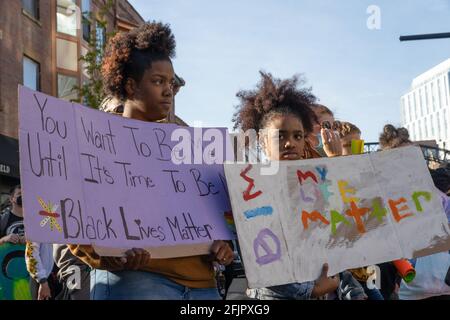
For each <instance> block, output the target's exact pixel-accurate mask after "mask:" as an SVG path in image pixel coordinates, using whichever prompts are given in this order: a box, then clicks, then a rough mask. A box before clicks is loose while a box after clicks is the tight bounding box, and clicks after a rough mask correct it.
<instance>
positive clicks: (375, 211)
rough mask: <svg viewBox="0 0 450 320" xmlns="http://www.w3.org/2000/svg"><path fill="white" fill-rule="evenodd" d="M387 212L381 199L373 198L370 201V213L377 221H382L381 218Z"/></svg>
mask: <svg viewBox="0 0 450 320" xmlns="http://www.w3.org/2000/svg"><path fill="white" fill-rule="evenodd" d="M386 214H387V209H386V208H383V206H382V203H381V199H374V200H373V202H372V213H371V216H373V217H376V218H377V219H378V222H380V223H381V222H383V218H384V217H385V216H386Z"/></svg>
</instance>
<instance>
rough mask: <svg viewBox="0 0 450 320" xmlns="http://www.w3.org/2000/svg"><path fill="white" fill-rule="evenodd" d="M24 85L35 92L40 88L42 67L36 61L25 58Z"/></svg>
mask: <svg viewBox="0 0 450 320" xmlns="http://www.w3.org/2000/svg"><path fill="white" fill-rule="evenodd" d="M23 85H24V86H25V87H28V88H30V89H33V90H35V91H39V90H40V89H41V88H40V65H39V63H37V62H36V61H34V60H32V59H30V58H28V57H25V56H24V57H23Z"/></svg>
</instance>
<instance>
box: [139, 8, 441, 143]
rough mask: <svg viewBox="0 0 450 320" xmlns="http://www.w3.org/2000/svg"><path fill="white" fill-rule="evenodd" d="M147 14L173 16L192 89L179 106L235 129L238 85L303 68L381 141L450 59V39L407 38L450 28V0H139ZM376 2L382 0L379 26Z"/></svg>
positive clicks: (180, 111)
mask: <svg viewBox="0 0 450 320" xmlns="http://www.w3.org/2000/svg"><path fill="white" fill-rule="evenodd" d="M130 2H131V3H132V4H133V5H134V6H135V8H136V9H137V11H138V12H139V13H140V14H141V15H142V16H143V17H144V19H146V20H159V21H163V22H165V23H169V24H170V25H171V27H172V30H173V32H174V34H175V38H176V41H177V57H176V59H174V66H175V72H176V73H177V74H179V75H180V76H182V77H183V78H184V79H185V80H186V82H187V85H186V87H184V88H182V89H181V91H180V93H179V94H178V96H177V101H176V113H177V115H178V116H180V117H181V118H182V119H184V120H185V121H187V122H188V123H189V124H191V125H192V124H193V123H194V121H202V122H203V125H205V126H221V127H224V126H225V127H229V128H232V122H231V118H232V115H233V113H234V110H235V105H236V104H237V103H238V100H237V98H236V92H238V91H239V90H241V89H250V88H253V87H254V86H255V84H256V82H257V81H258V79H259V74H258V71H259V70H265V71H268V72H271V73H272V74H273V75H274V76H276V77H280V78H285V77H290V76H292V75H293V74H298V73H303V74H304V75H305V76H306V78H307V80H308V85H309V86H311V87H312V88H313V92H314V94H315V95H316V96H317V97H318V98H319V99H320V102H321V103H322V104H325V105H327V106H328V107H330V108H331V109H332V110H333V111H335V114H336V117H337V118H339V119H342V120H347V121H351V122H353V123H355V124H356V125H358V126H359V127H360V128H361V129H362V132H363V138H365V139H366V141H376V140H377V139H378V134H379V132H380V131H381V129H382V127H383V125H384V124H386V123H393V124H395V125H399V124H400V97H401V96H402V95H403V94H404V93H405V92H406V91H407V90H408V89H409V87H410V85H411V81H412V79H413V78H414V77H416V76H417V75H419V74H421V73H422V72H424V71H426V70H428V69H429V68H431V67H433V66H435V65H437V64H438V63H440V62H442V61H444V60H446V59H448V58H450V39H442V40H425V41H413V42H400V41H399V40H398V38H399V36H400V35H409V34H418V33H437V32H450V0H426V1H425V0H402V1H400V0H379V1H376V0H370V1H368V0H345V1H344V0H227V1H217V0H130ZM370 5H376V6H378V7H379V8H380V13H381V20H380V23H381V25H380V27H381V28H380V29H379V30H370V29H369V28H368V27H367V20H368V19H369V18H370V17H371V15H370V14H368V13H367V8H368V7H369V6H370Z"/></svg>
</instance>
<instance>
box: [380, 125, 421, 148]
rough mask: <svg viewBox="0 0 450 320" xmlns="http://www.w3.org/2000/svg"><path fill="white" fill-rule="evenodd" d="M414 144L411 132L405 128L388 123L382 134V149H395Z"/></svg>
mask: <svg viewBox="0 0 450 320" xmlns="http://www.w3.org/2000/svg"><path fill="white" fill-rule="evenodd" d="M410 145H413V143H412V142H411V140H410V139H409V132H408V130H407V129H405V128H396V127H394V126H393V125H392V124H387V125H385V126H384V128H383V132H382V133H381V134H380V146H381V149H382V150H389V149H395V148H399V147H406V146H410Z"/></svg>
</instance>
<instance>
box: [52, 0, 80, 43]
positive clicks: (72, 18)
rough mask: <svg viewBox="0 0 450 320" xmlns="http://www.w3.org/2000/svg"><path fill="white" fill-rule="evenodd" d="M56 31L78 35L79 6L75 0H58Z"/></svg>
mask: <svg viewBox="0 0 450 320" xmlns="http://www.w3.org/2000/svg"><path fill="white" fill-rule="evenodd" d="M56 31H58V32H60V33H65V34H68V35H71V36H74V37H76V36H77V6H76V4H75V0H57V8H56Z"/></svg>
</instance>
